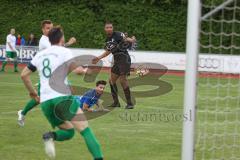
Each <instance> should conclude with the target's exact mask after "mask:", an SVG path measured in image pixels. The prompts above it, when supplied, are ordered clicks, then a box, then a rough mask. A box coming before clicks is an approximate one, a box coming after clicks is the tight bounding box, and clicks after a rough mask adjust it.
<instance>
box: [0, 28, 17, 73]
mask: <svg viewBox="0 0 240 160" xmlns="http://www.w3.org/2000/svg"><path fill="white" fill-rule="evenodd" d="M9 61H13V63H14V72H18V69H17V51H16V37H15V29H14V28H12V29H11V31H10V34H9V35H8V36H7V38H6V59H5V61H4V62H3V63H2V69H1V71H3V72H4V71H5V66H6V65H7V63H8V62H9Z"/></svg>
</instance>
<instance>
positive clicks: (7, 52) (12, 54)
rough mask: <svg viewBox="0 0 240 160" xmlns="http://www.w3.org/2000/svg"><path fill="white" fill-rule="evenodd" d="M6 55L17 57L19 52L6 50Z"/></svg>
mask: <svg viewBox="0 0 240 160" xmlns="http://www.w3.org/2000/svg"><path fill="white" fill-rule="evenodd" d="M6 57H7V58H16V57H17V53H16V52H13V51H6Z"/></svg>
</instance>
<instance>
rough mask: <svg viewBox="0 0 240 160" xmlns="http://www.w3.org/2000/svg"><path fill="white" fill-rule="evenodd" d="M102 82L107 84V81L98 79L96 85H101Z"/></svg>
mask: <svg viewBox="0 0 240 160" xmlns="http://www.w3.org/2000/svg"><path fill="white" fill-rule="evenodd" d="M100 84H101V85H104V86H105V85H106V84H107V82H106V81H104V80H100V81H97V83H96V86H99V85H100Z"/></svg>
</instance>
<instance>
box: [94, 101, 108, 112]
mask: <svg viewBox="0 0 240 160" xmlns="http://www.w3.org/2000/svg"><path fill="white" fill-rule="evenodd" d="M96 106H97V111H98V112H109V111H110V110H108V109H105V108H104V107H103V105H102V104H101V103H100V102H99V100H98V101H97V103H96Z"/></svg>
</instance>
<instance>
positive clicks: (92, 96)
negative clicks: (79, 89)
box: [77, 89, 101, 108]
mask: <svg viewBox="0 0 240 160" xmlns="http://www.w3.org/2000/svg"><path fill="white" fill-rule="evenodd" d="M100 97H101V95H98V94H97V92H96V90H95V89H91V90H89V91H87V92H86V93H84V95H83V96H78V97H77V98H78V100H79V102H80V108H83V104H84V103H85V104H87V105H88V108H91V107H92V106H94V105H95V104H97V102H98V100H99V98H100Z"/></svg>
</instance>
